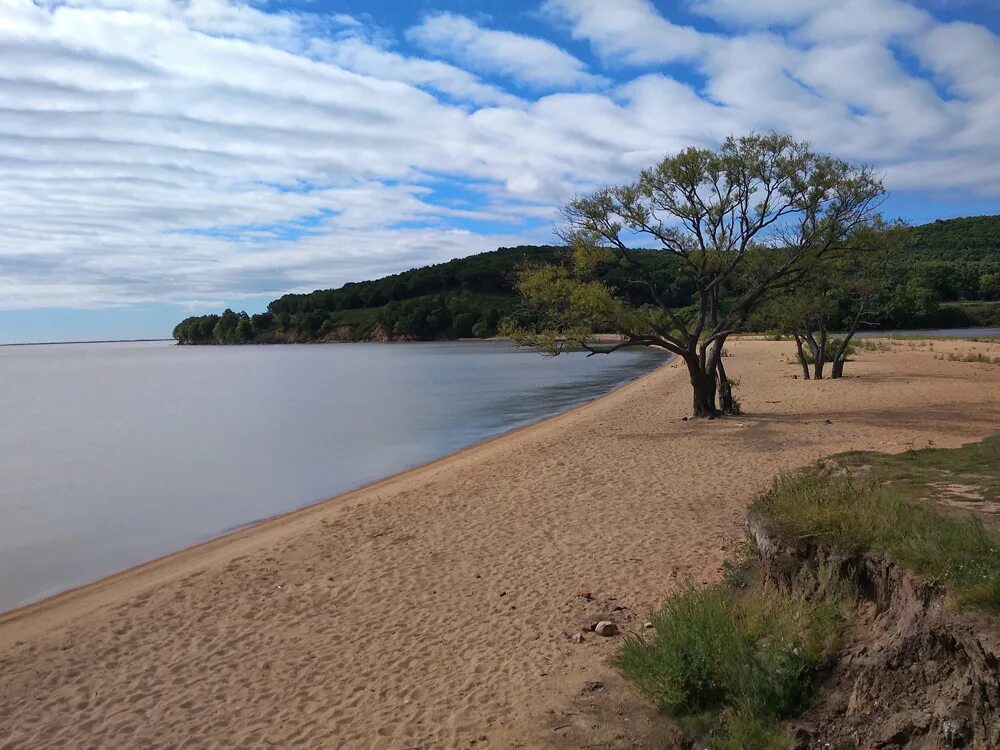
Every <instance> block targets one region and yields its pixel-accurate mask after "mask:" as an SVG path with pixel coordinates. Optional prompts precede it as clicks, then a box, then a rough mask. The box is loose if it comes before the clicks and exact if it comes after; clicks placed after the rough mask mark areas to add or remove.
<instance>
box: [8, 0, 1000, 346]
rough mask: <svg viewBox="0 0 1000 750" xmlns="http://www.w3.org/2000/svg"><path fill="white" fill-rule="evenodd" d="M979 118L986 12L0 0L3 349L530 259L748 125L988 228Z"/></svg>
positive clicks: (998, 35) (918, 7)
mask: <svg viewBox="0 0 1000 750" xmlns="http://www.w3.org/2000/svg"><path fill="white" fill-rule="evenodd" d="M998 123H1000V9H998V7H997V4H996V0H671V1H669V2H668V1H667V0H662V1H660V0H657V2H651V1H650V0H614V1H613V2H612V1H611V0H518V1H511V2H501V1H499V0H497V1H494V2H486V1H485V0H413V1H412V2H401V1H399V0H396V1H392V0H367V1H365V2H356V1H348V2H335V1H334V0H291V1H289V2H280V1H279V0H267V1H266V2H256V3H243V2H234V1H230V0H188V1H186V2H176V1H174V0H69V2H49V1H39V2H32V1H31V0H0V343H9V342H18V341H52V340H83V339H107V338H146V337H164V336H169V334H170V331H171V329H172V328H173V326H174V324H175V323H176V322H177V321H178V320H180V319H181V318H183V317H185V316H187V315H193V314H203V313H206V312H217V311H220V310H221V309H223V308H225V307H232V308H233V309H237V310H239V309H246V310H247V311H248V312H251V313H252V312H258V311H260V310H262V309H263V308H264V307H265V306H266V304H267V302H268V301H269V300H271V299H273V298H274V297H276V296H279V295H280V294H282V293H285V292H289V291H311V290H313V289H316V288H329V287H335V286H339V285H341V284H343V283H344V282H347V281H356V280H363V279H368V278H377V277H379V276H384V275H386V274H389V273H395V272H398V271H402V270H406V269H408V268H412V267H415V266H421V265H426V264H428V263H435V262H439V261H444V260H448V259H450V258H455V257H460V256H463V255H469V254H472V253H477V252H483V251H486V250H493V249H495V248H497V247H500V246H512V245H518V244H540V243H551V242H553V241H554V235H553V228H554V226H555V222H556V221H557V211H558V208H559V206H560V205H562V204H563V203H565V201H566V200H567V199H568V198H570V197H572V196H573V195H575V194H579V193H582V192H586V191H589V190H592V189H594V188H595V187H598V186H600V185H602V184H608V183H623V182H627V181H630V180H631V179H633V178H634V177H635V176H636V175H637V174H638V171H639V170H640V169H642V168H643V167H646V166H648V165H650V164H652V163H654V162H656V161H657V160H659V159H660V158H662V157H663V156H665V155H667V154H670V153H674V152H676V151H678V150H680V149H682V148H684V147H686V146H689V145H698V146H707V147H713V146H716V145H718V144H719V143H720V142H721V140H722V139H723V138H725V137H726V136H727V135H729V134H737V135H738V134H743V133H746V132H749V131H752V130H756V131H770V130H776V131H780V132H786V133H790V134H792V135H793V136H795V137H797V138H801V139H806V140H809V141H810V142H811V143H812V144H813V146H814V147H815V148H816V149H817V150H820V151H824V152H829V153H833V154H835V155H837V156H839V157H842V158H845V159H848V160H850V161H854V162H864V163H869V164H872V165H874V166H875V167H877V168H878V169H879V170H880V172H881V173H882V174H883V175H884V178H885V182H886V185H887V187H888V189H889V191H890V198H889V201H888V202H887V204H886V206H885V211H886V213H888V214H889V215H890V216H892V217H897V216H898V217H901V218H904V219H906V220H908V221H910V222H912V223H922V222H925V221H930V220H933V219H936V218H946V217H951V216H963V215H975V214H988V213H1000V136H998Z"/></svg>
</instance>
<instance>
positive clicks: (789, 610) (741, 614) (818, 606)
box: [619, 585, 842, 747]
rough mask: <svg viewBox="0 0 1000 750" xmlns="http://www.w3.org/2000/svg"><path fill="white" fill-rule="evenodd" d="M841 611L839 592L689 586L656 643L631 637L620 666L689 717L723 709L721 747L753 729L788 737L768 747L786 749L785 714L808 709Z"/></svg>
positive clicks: (657, 631) (659, 626)
mask: <svg viewBox="0 0 1000 750" xmlns="http://www.w3.org/2000/svg"><path fill="white" fill-rule="evenodd" d="M841 619H842V618H841V615H840V608H839V603H838V602H836V601H834V600H832V599H819V598H817V599H815V600H812V601H810V600H808V599H807V598H805V597H804V596H803V595H801V594H798V593H794V592H791V591H776V590H774V589H770V588H765V587H758V588H757V589H755V590H754V591H753V592H752V593H749V594H747V593H741V592H738V591H735V590H734V589H732V588H729V587H727V586H724V585H716V586H708V587H705V588H700V589H696V588H691V587H688V588H686V589H685V590H683V591H681V592H680V593H678V594H676V595H674V596H672V597H671V598H670V599H668V600H667V601H666V603H665V604H664V605H663V608H662V609H661V610H660V611H659V612H657V613H655V614H654V615H653V617H652V622H653V627H654V636H653V640H652V642H651V643H646V642H645V641H643V640H642V639H641V638H639V637H636V636H633V637H631V638H629V639H627V640H626V642H625V645H624V646H623V649H622V652H621V654H620V657H619V664H620V668H621V670H622V672H623V673H624V674H625V676H626V677H627V678H628V679H630V680H632V681H633V682H634V683H635V684H636V685H637V686H638V687H639V689H640V691H641V692H642V693H643V694H644V695H645V696H646V697H647V698H648V699H649V700H651V701H652V702H653V703H654V704H655V705H656V706H658V707H659V708H660V709H661V710H663V711H665V712H666V713H667V714H668V715H670V716H672V717H674V718H675V719H678V720H679V721H680V723H681V724H682V725H685V724H687V725H698V724H704V722H705V718H706V716H717V717H720V716H721V719H722V724H723V727H724V731H723V733H722V734H721V735H720V737H719V744H718V745H713V747H714V746H718V747H739V746H740V745H739V744H738V742H739V741H740V739H741V738H744V737H748V736H760V737H767V738H770V740H769V741H771V742H779V744H777V745H767V744H765V745H760V746H761V747H771V746H776V747H787V745H785V744H780V743H781V740H780V738H781V737H782V732H781V730H780V727H778V724H777V722H778V721H779V720H781V719H785V718H788V717H792V716H796V715H798V714H799V713H801V712H802V711H803V710H804V709H805V708H807V707H808V704H809V701H810V700H811V697H812V687H813V680H814V677H815V675H816V673H817V671H818V670H819V669H820V667H821V665H822V664H823V661H824V657H825V655H826V654H827V653H828V652H829V651H830V650H831V649H832V648H834V647H835V645H836V643H837V639H838V637H839V632H840V627H841ZM734 743H737V744H734ZM744 747H757V745H744Z"/></svg>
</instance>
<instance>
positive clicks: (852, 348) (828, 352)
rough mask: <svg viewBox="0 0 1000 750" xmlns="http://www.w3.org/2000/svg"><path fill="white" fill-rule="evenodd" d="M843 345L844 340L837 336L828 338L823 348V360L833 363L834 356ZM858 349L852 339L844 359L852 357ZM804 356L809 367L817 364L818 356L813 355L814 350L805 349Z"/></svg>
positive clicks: (845, 351) (803, 350)
mask: <svg viewBox="0 0 1000 750" xmlns="http://www.w3.org/2000/svg"><path fill="white" fill-rule="evenodd" d="M842 344H843V339H842V338H839V337H836V336H832V337H830V338H828V339H827V340H826V342H825V346H824V347H823V359H824V360H825V361H827V362H831V361H833V356H834V354H836V353H837V352H839V351H840V347H841V345H842ZM857 349H858V345H857V343H856V342H855V340H854V339H852V340H851V341H850V343H848V345H847V348H846V349H845V350H844V357H850V356H851V355H852V354H854V353H855V352H856V351H857ZM802 356H803V357H804V358H805V360H806V364H807V365H813V364H816V355H815V354H813V352H812V350H811V349H809V347H803V349H802Z"/></svg>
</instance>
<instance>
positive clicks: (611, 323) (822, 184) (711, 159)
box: [508, 134, 884, 417]
mask: <svg viewBox="0 0 1000 750" xmlns="http://www.w3.org/2000/svg"><path fill="white" fill-rule="evenodd" d="M883 193H884V190H883V187H882V183H881V181H880V180H879V179H878V177H877V176H876V175H875V174H874V173H873V171H872V170H871V169H870V168H868V167H864V166H853V165H851V164H848V163H847V162H844V161H841V160H839V159H835V158H833V157H831V156H825V155H821V154H817V153H815V152H813V151H812V150H811V148H810V147H809V145H808V144H807V143H803V142H799V141H795V140H793V139H792V138H790V137H789V136H785V135H779V134H769V135H761V134H751V135H748V136H744V137H741V138H733V137H730V138H728V139H726V141H725V142H724V143H723V145H722V147H721V148H719V149H718V150H715V151H712V150H709V149H703V148H688V149H686V150H684V151H682V152H680V153H679V154H677V155H676V156H670V157H667V158H665V159H664V160H663V161H661V162H660V163H659V164H657V165H656V166H654V167H651V168H649V169H646V170H644V171H643V172H642V173H641V174H640V176H639V179H638V180H637V181H636V182H634V183H632V184H628V185H621V186H617V187H605V188H601V189H600V190H597V191H596V192H594V193H592V194H590V195H586V196H583V197H579V198H576V199H574V200H573V201H571V202H570V203H569V204H568V205H567V206H566V207H565V209H564V210H563V218H564V220H565V222H564V226H563V227H562V229H561V230H560V233H561V236H562V237H563V239H564V240H565V241H566V243H567V244H568V245H570V247H571V248H572V263H571V264H569V265H568V266H545V267H539V268H534V269H529V270H527V271H525V272H524V273H523V274H522V275H521V277H520V279H519V281H518V289H519V290H520V292H521V294H522V295H523V296H524V298H525V300H526V302H527V303H528V305H529V307H530V308H531V309H532V310H534V311H535V312H536V314H537V319H536V321H535V323H534V325H531V326H524V325H514V326H511V327H510V328H509V330H508V332H509V333H511V334H512V335H513V337H514V339H515V340H516V341H518V342H520V343H522V344H527V345H534V346H538V347H540V348H541V349H542V350H543V351H545V352H547V353H550V354H558V353H559V352H560V351H564V350H566V349H567V348H583V349H585V350H587V351H588V352H589V353H591V354H598V353H610V352H613V351H616V350H618V349H620V348H622V347H625V346H656V347H660V348H663V349H666V350H667V351H670V352H673V353H674V354H676V355H677V356H679V357H680V358H681V359H683V361H684V364H685V366H686V367H687V370H688V374H689V378H690V382H691V387H692V391H693V401H692V402H693V411H694V415H695V416H699V417H705V416H715V415H716V414H718V413H719V412H720V411H722V412H726V411H731V409H732V398H731V393H730V390H729V387H728V386H729V383H728V379H727V378H726V376H725V369H724V367H723V365H722V348H723V345H724V343H725V340H726V337H727V336H729V335H731V334H732V333H734V332H736V331H738V330H740V329H741V327H742V326H743V325H744V324H745V322H746V320H747V318H748V316H749V315H750V314H751V313H752V312H753V311H754V310H755V309H756V308H757V307H758V306H759V305H760V304H761V303H762V302H764V301H766V300H767V299H768V298H770V297H772V296H774V295H775V294H777V293H779V292H781V291H784V290H787V289H791V288H794V287H795V285H797V284H799V283H801V282H802V280H803V279H804V278H807V277H808V276H809V275H810V273H812V272H813V270H814V269H815V268H816V267H817V265H818V264H819V263H820V262H821V261H822V260H823V259H824V258H825V257H827V256H829V255H832V254H836V253H839V252H841V251H843V250H845V249H846V248H847V247H848V240H849V239H850V237H851V235H852V234H853V233H854V232H855V231H856V230H857V229H858V228H859V227H862V226H864V225H866V224H867V223H869V222H871V221H872V220H873V218H874V217H875V212H876V209H877V205H878V203H879V199H880V198H881V196H882V195H883ZM639 243H652V244H653V245H654V246H655V247H656V250H657V251H660V252H666V253H670V254H672V255H674V256H676V257H677V258H679V259H680V263H679V264H678V266H679V268H680V273H682V274H683V275H684V276H685V277H686V279H687V280H689V281H690V283H691V286H692V287H693V289H694V299H693V300H685V301H684V302H683V303H678V301H677V300H675V299H670V298H668V297H666V296H664V294H663V284H662V280H659V279H657V278H656V277H655V275H654V274H653V273H652V272H651V270H650V269H651V267H652V266H653V265H655V264H651V263H650V262H649V260H648V253H646V254H644V253H641V252H637V251H636V250H635V249H633V248H634V246H635V245H636V244H639ZM612 272H614V276H615V278H616V279H617V281H616V282H615V283H614V284H612V283H610V282H609V280H608V279H609V276H610V274H611V273H612ZM624 287H631V289H630V292H631V293H630V294H625V293H624V291H623V289H624ZM636 288H638V290H640V291H641V292H642V294H641V295H637V294H635V292H636V290H637V289H636ZM602 328H603V329H607V330H612V331H614V332H617V333H620V334H621V335H622V337H623V340H622V341H621V342H620V343H617V344H614V345H610V346H603V347H602V346H596V345H594V344H593V343H592V339H593V334H594V333H595V332H596V331H597V330H600V329H602ZM717 399H718V401H717Z"/></svg>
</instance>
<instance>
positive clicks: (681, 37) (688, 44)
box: [542, 0, 713, 65]
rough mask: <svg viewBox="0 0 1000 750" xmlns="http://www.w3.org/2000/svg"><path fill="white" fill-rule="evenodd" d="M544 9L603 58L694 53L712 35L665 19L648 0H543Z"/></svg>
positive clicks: (651, 58) (661, 58) (659, 58)
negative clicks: (612, 0) (565, 24)
mask: <svg viewBox="0 0 1000 750" xmlns="http://www.w3.org/2000/svg"><path fill="white" fill-rule="evenodd" d="M542 7H543V10H544V11H545V13H546V14H548V15H549V16H551V17H553V18H556V19H559V20H561V21H563V22H565V23H568V24H569V26H570V31H571V33H572V35H573V38H575V39H585V40H587V41H589V42H590V43H591V44H593V46H594V48H595V49H596V50H597V52H598V53H599V54H600V55H602V56H603V57H606V58H611V59H617V60H622V61H625V62H628V63H632V64H637V65H645V64H650V63H662V62H672V61H676V60H684V59H690V58H694V57H697V56H698V55H700V54H702V53H703V52H704V51H705V49H706V47H708V46H709V45H710V44H711V43H712V41H713V37H712V36H710V35H708V34H703V33H701V32H698V31H696V30H695V29H693V28H691V27H689V26H678V25H676V24H673V23H671V22H670V21H668V20H667V19H665V18H664V17H663V16H662V15H660V13H659V12H658V11H657V10H656V8H655V7H654V6H653V4H652V2H650V0H616V2H613V3H609V2H606V0H545V3H544V4H543V6H542Z"/></svg>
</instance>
